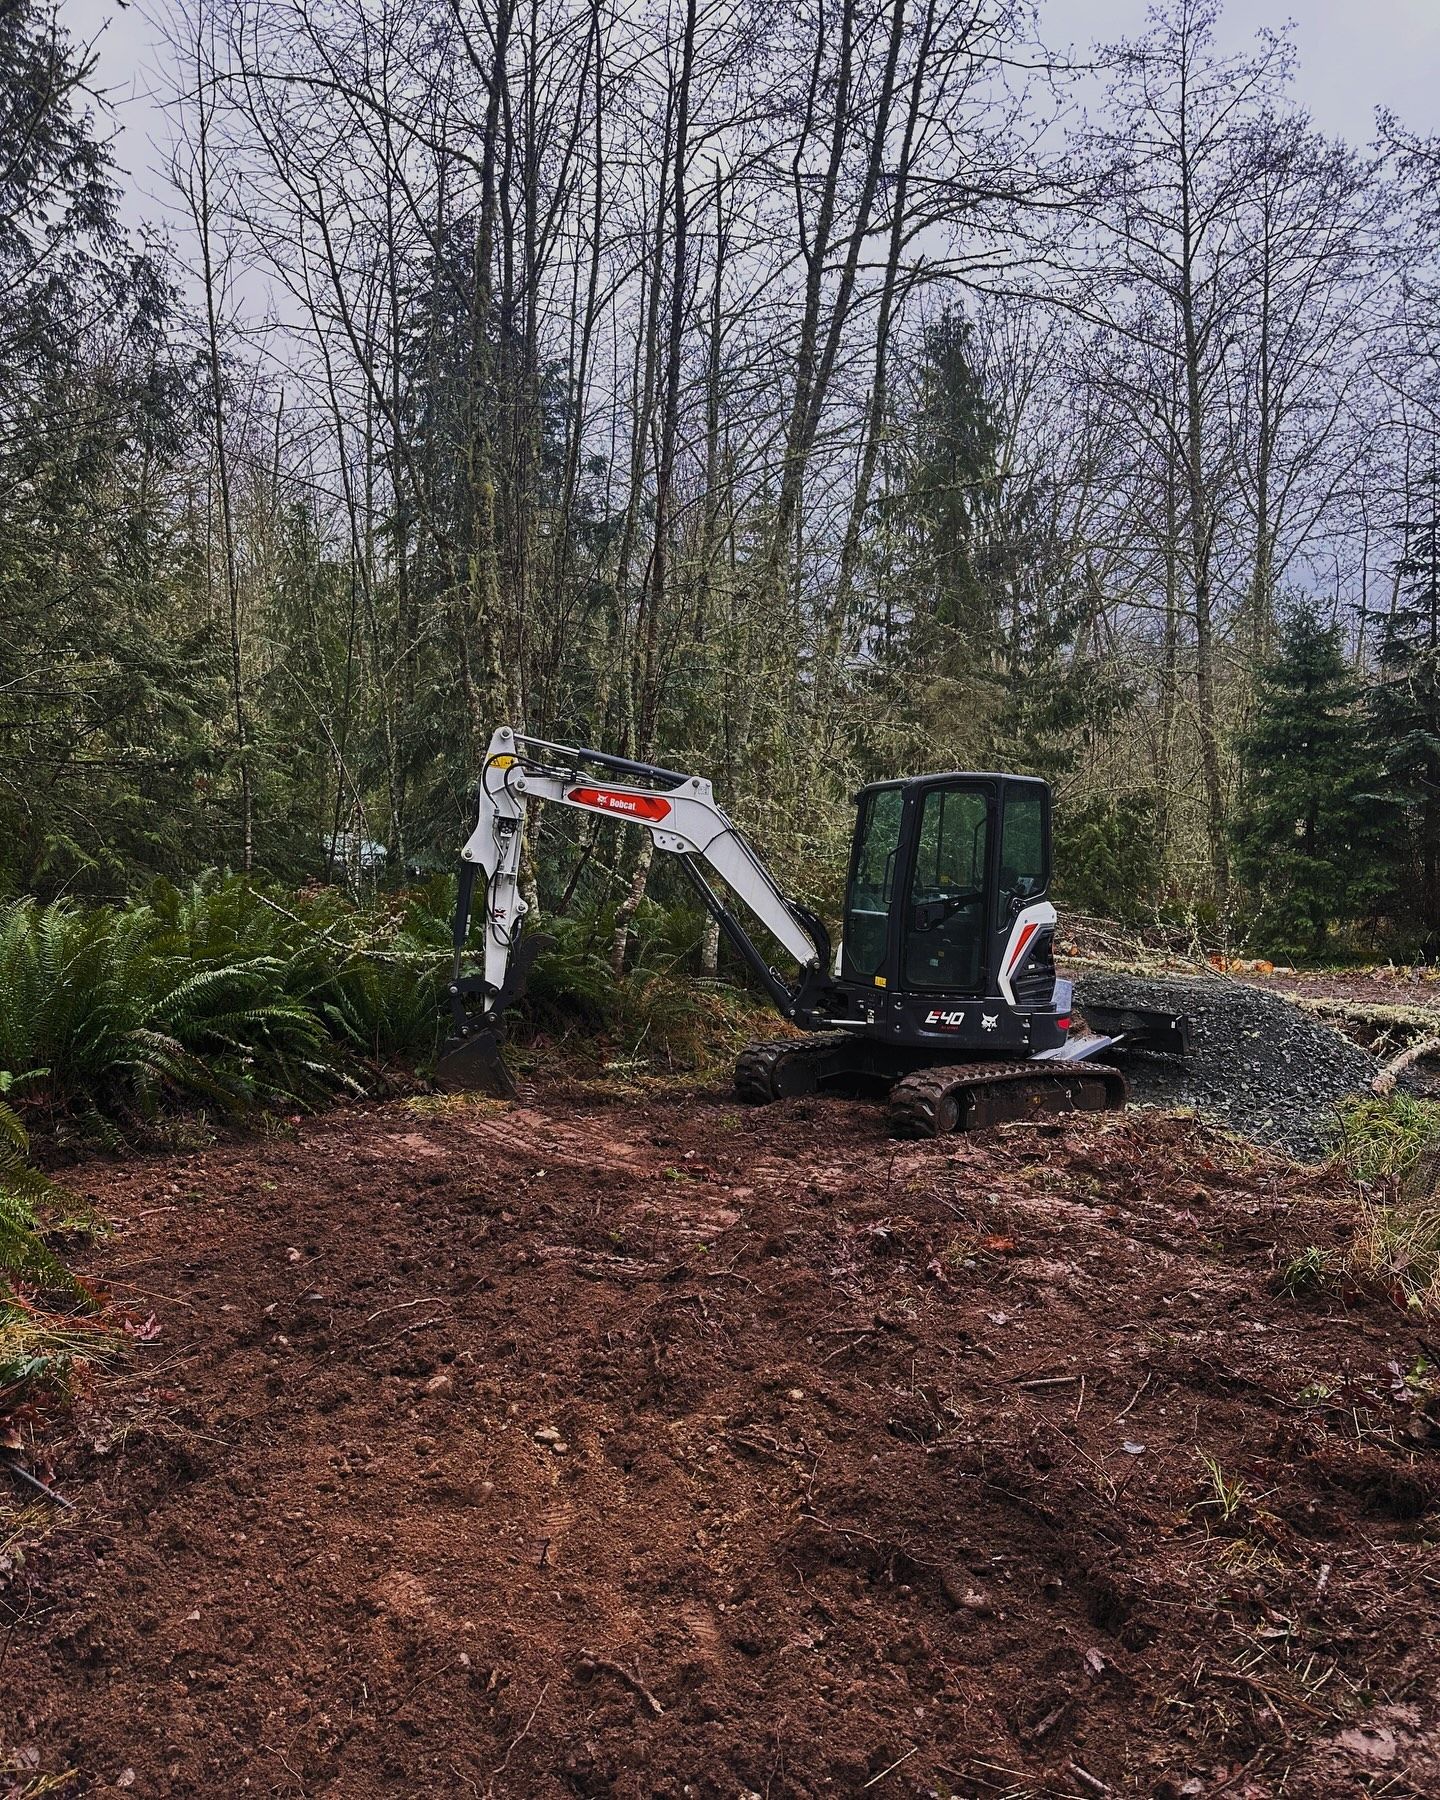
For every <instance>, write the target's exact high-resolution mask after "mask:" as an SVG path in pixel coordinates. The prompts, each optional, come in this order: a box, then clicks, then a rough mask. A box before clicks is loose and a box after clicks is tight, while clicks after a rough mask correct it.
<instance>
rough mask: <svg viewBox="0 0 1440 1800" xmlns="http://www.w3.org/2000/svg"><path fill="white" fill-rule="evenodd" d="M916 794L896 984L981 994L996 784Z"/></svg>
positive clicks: (987, 949) (989, 933)
mask: <svg viewBox="0 0 1440 1800" xmlns="http://www.w3.org/2000/svg"><path fill="white" fill-rule="evenodd" d="M917 798H918V800H919V806H920V811H919V816H918V818H917V820H916V824H915V847H914V854H913V856H912V858H911V864H910V872H909V891H908V895H907V905H906V909H905V915H904V926H905V938H904V956H903V961H902V968H901V986H902V987H903V988H904V989H905V990H906V991H907V992H912V991H913V992H915V993H921V994H926V993H930V994H961V995H984V994H985V993H987V992H988V981H989V975H990V967H991V961H992V956H991V943H992V937H993V924H992V918H991V914H992V910H993V909H992V906H991V899H992V895H993V893H994V884H993V882H992V881H991V878H990V860H991V845H992V839H993V837H994V815H995V790H994V786H993V784H992V783H989V782H984V781H973V780H971V781H955V782H947V783H946V784H944V785H943V786H936V787H929V788H925V789H923V790H922V792H921V793H920V795H919V796H917Z"/></svg>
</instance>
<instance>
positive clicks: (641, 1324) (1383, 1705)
mask: <svg viewBox="0 0 1440 1800" xmlns="http://www.w3.org/2000/svg"><path fill="white" fill-rule="evenodd" d="M1327 1183H1330V1184H1331V1185H1327ZM72 1185H74V1186H76V1187H77V1188H78V1189H80V1190H82V1191H84V1190H88V1192H89V1194H90V1195H91V1196H92V1198H93V1199H94V1200H95V1202H96V1203H97V1204H98V1205H99V1207H100V1208H101V1209H102V1210H103V1211H104V1212H105V1213H106V1214H107V1215H108V1216H110V1217H111V1218H113V1219H114V1221H115V1224H116V1227H117V1230H116V1234H115V1235H114V1236H113V1237H112V1238H111V1239H110V1240H109V1241H108V1243H106V1244H105V1245H104V1246H103V1247H102V1248H101V1249H99V1250H97V1251H95V1252H92V1253H90V1257H89V1262H90V1273H91V1274H92V1275H93V1276H95V1277H96V1278H97V1279H100V1280H103V1281H106V1282H108V1283H109V1284H110V1286H111V1287H112V1289H113V1291H114V1293H115V1294H116V1296H117V1297H118V1298H119V1299H121V1300H123V1301H125V1302H126V1303H128V1304H129V1305H130V1306H131V1307H132V1308H133V1309H134V1310H135V1312H136V1315H137V1317H138V1318H139V1319H140V1320H142V1321H143V1320H144V1319H145V1318H146V1316H147V1315H148V1314H149V1313H150V1312H151V1311H152V1310H153V1315H154V1321H155V1325H156V1326H158V1336H153V1337H148V1338H147V1333H146V1331H145V1329H144V1326H143V1325H142V1326H141V1327H139V1341H137V1342H136V1344H135V1346H134V1349H133V1352H132V1354H131V1358H130V1361H129V1363H128V1365H127V1366H126V1367H125V1368H123V1369H122V1370H121V1371H119V1372H118V1373H116V1374H114V1375H112V1376H109V1377H107V1378H105V1379H104V1380H102V1381H101V1382H100V1383H99V1384H98V1385H97V1387H96V1389H95V1391H94V1392H93V1394H92V1395H91V1396H90V1397H89V1399H88V1400H86V1401H84V1402H82V1404H81V1406H80V1407H79V1409H78V1411H77V1413H76V1415H75V1418H74V1420H73V1421H72V1423H71V1424H70V1425H69V1426H68V1427H67V1428H66V1431H65V1433H64V1434H63V1435H62V1436H60V1437H59V1438H58V1439H56V1440H54V1441H53V1442H52V1444H51V1448H50V1453H49V1462H48V1464H46V1463H45V1462H44V1460H43V1456H42V1453H41V1451H40V1449H39V1448H38V1447H35V1448H34V1452H33V1453H34V1454H35V1455H36V1456H37V1457H41V1458H42V1467H46V1468H47V1469H48V1472H49V1474H50V1476H51V1478H52V1479H53V1481H54V1483H55V1485H56V1487H57V1488H58V1489H60V1490H61V1491H62V1492H63V1493H64V1494H66V1495H67V1496H68V1497H69V1498H70V1499H71V1500H73V1501H74V1503H75V1510H74V1511H73V1512H72V1513H68V1514H63V1515H62V1514H56V1513H52V1512H50V1511H48V1510H47V1509H46V1508H45V1507H44V1506H43V1505H37V1506H36V1507H34V1508H24V1509H22V1508H21V1506H20V1504H19V1495H18V1491H17V1493H16V1494H15V1495H14V1496H11V1495H8V1494H6V1495H3V1496H0V1768H3V1767H7V1766H8V1768H9V1770H10V1771H11V1773H10V1777H9V1781H10V1787H11V1790H12V1791H13V1792H14V1793H16V1794H25V1795H27V1796H28V1795H32V1794H38V1793H40V1792H42V1791H47V1792H63V1793H85V1794H92V1793H107V1792H111V1791H122V1792H126V1793H128V1794H130V1795H132V1796H136V1797H137V1800H138V1797H139V1796H142V1795H162V1794H169V1795H204V1796H220V1795H224V1796H229V1795H241V1794H251V1795H277V1796H278V1795H284V1796H301V1795H315V1796H321V1795H324V1796H337V1797H338V1796H347V1797H348V1796H356V1797H360V1796H370V1795H403V1796H434V1795H445V1796H449V1795H456V1796H466V1795H516V1796H537V1797H541V1800H547V1797H549V1796H557V1797H558V1796H574V1795H596V1796H601V1795H604V1796H617V1797H620V1796H625V1797H631V1796H635V1797H638V1796H659V1795H668V1796H676V1797H679V1796H682V1795H695V1796H704V1797H706V1800H709V1797H712V1796H713V1797H715V1800H737V1797H739V1796H746V1797H750V1800H754V1797H756V1796H777V1797H778V1796H786V1795H797V1796H799V1795H827V1796H832V1795H859V1794H868V1793H875V1794H877V1795H969V1796H982V1795H984V1796H994V1795H1000V1794H1013V1795H1021V1794H1025V1795H1029V1794H1050V1795H1065V1796H1072V1797H1074V1800H1089V1797H1091V1796H1097V1795H1103V1794H1107V1793H1113V1794H1127V1795H1155V1796H1164V1797H1168V1800H1178V1797H1179V1796H1189V1795H1214V1794H1224V1795H1226V1796H1231V1797H1234V1796H1251V1797H1252V1800H1253V1797H1256V1796H1269V1795H1280V1794H1285V1795H1291V1796H1312V1795H1313V1796H1322V1795H1323V1796H1329V1795H1335V1796H1339V1795H1346V1796H1349V1795H1355V1794H1364V1793H1371V1794H1374V1795H1377V1796H1378V1795H1381V1794H1384V1795H1386V1796H1419V1795H1433V1794H1435V1793H1436V1792H1440V1724H1437V1720H1440V1704H1437V1687H1440V1668H1437V1665H1436V1661H1435V1656H1434V1643H1435V1639H1436V1631H1437V1626H1440V1577H1437V1574H1436V1561H1435V1556H1434V1551H1433V1547H1432V1536H1433V1534H1434V1531H1435V1527H1436V1515H1435V1507H1436V1504H1437V1499H1440V1455H1437V1445H1440V1430H1437V1428H1436V1427H1435V1426H1434V1425H1433V1424H1432V1414H1433V1413H1434V1411H1435V1410H1436V1395H1435V1388H1434V1386H1433V1385H1432V1374H1431V1370H1430V1362H1431V1361H1432V1360H1433V1361H1434V1362H1436V1363H1437V1364H1440V1353H1437V1352H1432V1350H1431V1348H1430V1340H1429V1339H1428V1337H1427V1328H1426V1327H1425V1325H1424V1324H1423V1322H1420V1321H1416V1320H1414V1319H1412V1318H1409V1317H1407V1316H1406V1315H1405V1314H1404V1313H1403V1312H1402V1311H1400V1310H1399V1309H1397V1308H1396V1307H1395V1306H1394V1305H1393V1304H1392V1303H1391V1302H1389V1301H1388V1300H1386V1299H1385V1298H1383V1297H1368V1298H1367V1297H1364V1296H1361V1295H1359V1294H1340V1295H1330V1296H1328V1297H1326V1298H1323V1299H1311V1300H1295V1299H1292V1298H1288V1297H1286V1296H1285V1295H1284V1294H1283V1293H1281V1292H1279V1291H1277V1290H1276V1288H1275V1286H1274V1283H1273V1276H1274V1272H1275V1269H1276V1267H1277V1265H1278V1264H1281V1263H1283V1262H1285V1260H1286V1259H1287V1258H1288V1257H1289V1256H1290V1255H1291V1253H1292V1252H1293V1251H1294V1250H1295V1249H1296V1248H1298V1247H1300V1246H1303V1245H1306V1244H1318V1245H1321V1246H1325V1245H1333V1244H1336V1243H1338V1242H1340V1241H1341V1240H1342V1239H1343V1237H1344V1235H1345V1232H1346V1230H1347V1229H1348V1220H1349V1216H1350V1215H1349V1212H1348V1201H1347V1199H1346V1197H1345V1196H1344V1193H1343V1190H1342V1189H1341V1187H1340V1186H1339V1184H1338V1178H1331V1177H1326V1176H1323V1175H1319V1174H1317V1173H1316V1172H1315V1171H1313V1170H1299V1169H1296V1168H1295V1167H1294V1166H1293V1165H1290V1164H1288V1163H1285V1162H1283V1161H1281V1160H1278V1159H1275V1158H1271V1157H1269V1156H1267V1155H1266V1154H1264V1153H1260V1152H1255V1151H1251V1150H1248V1149H1245V1148H1242V1147H1240V1146H1238V1145H1237V1144H1235V1143H1233V1142H1231V1141H1228V1140H1225V1139H1223V1138H1221V1137H1220V1136H1219V1135H1218V1134H1216V1133H1215V1132H1213V1131H1212V1130H1210V1129H1209V1128H1208V1127H1206V1126H1204V1125H1201V1124H1199V1123H1196V1122H1195V1121H1193V1120H1176V1119H1165V1118H1163V1117H1161V1116H1159V1115H1157V1114H1153V1113H1144V1112H1135V1113H1132V1114H1130V1115H1128V1116H1126V1117H1125V1118H1123V1119H1115V1118H1104V1119H1089V1120H1078V1121H1072V1122H1069V1123H1067V1124H1065V1125H1063V1126H1054V1125H1051V1126H1027V1127H1015V1128H1012V1129H1010V1130H1007V1131H1005V1132H1003V1133H998V1134H991V1135H990V1136H989V1137H988V1138H981V1139H974V1140H952V1141H950V1142H943V1143H938V1144H903V1145H897V1144H894V1143H892V1142H890V1141H889V1140H888V1139H887V1137H886V1136H885V1132H884V1125H883V1119H882V1117H881V1115H880V1113H879V1111H878V1110H877V1109H874V1108H869V1107H865V1106H858V1105H846V1104H843V1103H837V1102H828V1101H827V1102H816V1101H797V1102H790V1103H787V1104H785V1105H782V1106H778V1107H774V1108H771V1109H768V1110H765V1111H761V1112H746V1111H741V1110H740V1109H738V1108H737V1107H736V1106H734V1105H733V1104H731V1103H730V1102H728V1101H725V1100H722V1099H720V1098H718V1097H713V1098H712V1097H705V1096H701V1097H698V1098H696V1097H691V1098H688V1099H674V1100H654V1101H647V1102H637V1101H633V1100H632V1101H629V1102H604V1101H597V1100H594V1099H584V1098H583V1097H577V1098H573V1099H572V1100H571V1101H570V1102H569V1103H567V1102H566V1100H565V1097H564V1096H563V1095H561V1094H559V1093H555V1092H551V1093H549V1094H547V1095H545V1096H543V1097H542V1098H541V1099H540V1100H538V1101H533V1102H532V1103H531V1104H529V1105H527V1106H525V1107H521V1108H518V1109H513V1110H506V1109H502V1108H496V1107H493V1106H490V1105H486V1104H477V1103H475V1102H469V1101H459V1102H446V1103H441V1104H438V1105H437V1104H434V1103H430V1104H417V1103H413V1102H412V1103H409V1104H406V1103H396V1104H393V1105H389V1106H384V1107H376V1108H372V1109H357V1110H352V1111H349V1112H345V1113H341V1114H336V1115H333V1116H331V1117H329V1118H326V1119H323V1120H318V1121H314V1122H309V1123H306V1124H304V1125H302V1126H300V1127H299V1128H298V1133H297V1136H296V1137H295V1139H294V1140H293V1141H285V1140H281V1141H271V1142H264V1143H261V1142H251V1143H245V1144H239V1145H228V1146H220V1147H217V1148H214V1149H211V1150H206V1151H201V1152H196V1153H194V1154H190V1155H183V1156H176V1157H170V1158H149V1159H143V1160H135V1161H130V1162H126V1163H122V1164H115V1165H103V1166H102V1165H90V1166H88V1167H87V1168H85V1169H83V1170H81V1171H80V1173H79V1176H78V1178H77V1179H76V1180H75V1181H74V1182H73V1183H72ZM67 1772H70V1773H69V1774H68V1779H66V1780H63V1781H59V1782H57V1783H56V1785H55V1786H54V1787H47V1786H46V1785H45V1778H46V1777H61V1776H65V1775H66V1774H67ZM5 1787H6V1782H5V1779H4V1778H0V1792H3V1791H4V1790H5Z"/></svg>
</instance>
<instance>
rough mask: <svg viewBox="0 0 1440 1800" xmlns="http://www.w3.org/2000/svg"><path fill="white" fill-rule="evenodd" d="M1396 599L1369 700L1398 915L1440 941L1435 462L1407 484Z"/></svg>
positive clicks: (1438, 487)
mask: <svg viewBox="0 0 1440 1800" xmlns="http://www.w3.org/2000/svg"><path fill="white" fill-rule="evenodd" d="M1404 534H1405V535H1404V550H1403V553H1402V555H1401V558H1400V562H1399V564H1398V566H1397V568H1396V571H1395V573H1396V589H1395V592H1396V599H1395V606H1394V609H1393V610H1392V612H1391V614H1390V617H1389V620H1388V621H1387V623H1386V628H1385V635H1384V637H1383V639H1382V640H1381V645H1380V667H1379V679H1378V681H1377V682H1376V685H1375V690H1374V695H1373V711H1374V717H1375V727H1376V735H1377V737H1378V739H1379V743H1380V751H1381V756H1382V758H1383V761H1384V769H1385V789H1386V793H1387V794H1388V796H1389V797H1390V798H1391V800H1392V801H1393V802H1394V803H1395V806H1396V808H1397V809H1398V813H1399V842H1398V845H1397V864H1398V867H1397V871H1396V873H1397V876H1398V881H1397V890H1398V892H1397V902H1398V904H1397V911H1398V912H1399V913H1400V914H1401V915H1402V916H1407V917H1408V918H1410V919H1411V920H1412V921H1413V922H1414V923H1415V924H1417V925H1418V926H1419V928H1420V932H1421V935H1422V938H1423V940H1424V943H1425V947H1426V953H1427V954H1434V952H1435V949H1436V947H1437V944H1440V465H1437V463H1436V461H1435V460H1434V457H1433V455H1432V458H1431V460H1430V462H1429V464H1428V465H1427V467H1426V469H1425V470H1424V472H1423V473H1422V474H1421V475H1420V476H1419V478H1418V479H1417V480H1416V481H1414V482H1412V483H1411V484H1410V492H1409V494H1408V495H1407V507H1406V518H1405V521H1404Z"/></svg>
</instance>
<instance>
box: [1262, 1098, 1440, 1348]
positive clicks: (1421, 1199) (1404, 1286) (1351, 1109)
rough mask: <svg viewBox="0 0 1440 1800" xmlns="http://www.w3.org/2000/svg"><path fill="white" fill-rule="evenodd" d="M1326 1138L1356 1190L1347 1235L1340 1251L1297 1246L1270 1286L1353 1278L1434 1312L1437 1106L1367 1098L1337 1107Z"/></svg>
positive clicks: (1293, 1289) (1439, 1240)
mask: <svg viewBox="0 0 1440 1800" xmlns="http://www.w3.org/2000/svg"><path fill="white" fill-rule="evenodd" d="M1334 1141H1335V1150H1336V1154H1337V1156H1338V1157H1339V1159H1340V1161H1341V1162H1342V1163H1343V1164H1344V1165H1345V1167H1346V1168H1347V1169H1348V1170H1349V1172H1350V1173H1351V1174H1352V1175H1353V1176H1354V1177H1355V1180H1356V1182H1357V1184H1358V1188H1359V1213H1358V1217H1357V1220H1356V1226H1355V1233H1354V1237H1353V1238H1352V1240H1351V1242H1350V1244H1349V1245H1348V1247H1347V1248H1346V1249H1345V1250H1343V1251H1339V1252H1337V1251H1330V1250H1322V1249H1319V1248H1317V1247H1315V1246H1310V1247H1307V1248H1305V1249H1303V1250H1301V1251H1299V1252H1298V1253H1297V1254H1296V1255H1295V1256H1293V1257H1292V1258H1291V1259H1290V1261H1289V1262H1288V1263H1287V1264H1286V1265H1285V1266H1284V1268H1283V1269H1282V1270H1281V1271H1280V1272H1279V1275H1278V1285H1279V1286H1280V1287H1281V1289H1282V1290H1283V1291H1285V1292H1286V1293H1289V1294H1290V1295H1291V1296H1292V1297H1296V1298H1298V1297H1300V1296H1302V1295H1306V1294H1317V1293H1322V1292H1325V1291H1328V1290H1331V1289H1334V1288H1336V1287H1339V1286H1342V1285H1343V1284H1345V1283H1346V1282H1350V1283H1359V1284H1360V1285H1362V1286H1364V1287H1367V1288H1375V1289H1378V1290H1380V1291H1381V1292H1384V1293H1387V1294H1389V1295H1390V1296H1391V1297H1392V1298H1393V1299H1394V1300H1395V1301H1396V1302H1397V1303H1398V1304H1400V1305H1402V1306H1405V1307H1407V1308H1408V1309H1410V1310H1412V1311H1417V1312H1424V1313H1435V1314H1440V1105H1436V1104H1435V1103H1433V1102H1430V1101H1425V1100H1416V1099H1413V1098H1412V1097H1411V1096H1409V1095H1407V1094H1396V1093H1392V1094H1388V1095H1385V1096H1383V1097H1382V1096H1379V1095H1367V1096H1365V1097H1364V1098H1362V1099H1357V1100H1354V1101H1352V1102H1351V1104H1350V1105H1349V1106H1347V1107H1346V1108H1345V1109H1344V1110H1343V1112H1342V1113H1341V1115H1340V1118H1339V1120H1338V1122H1337V1125H1336V1131H1335V1140H1334Z"/></svg>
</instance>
